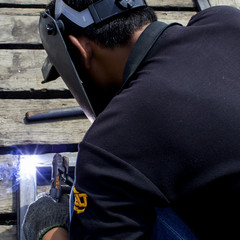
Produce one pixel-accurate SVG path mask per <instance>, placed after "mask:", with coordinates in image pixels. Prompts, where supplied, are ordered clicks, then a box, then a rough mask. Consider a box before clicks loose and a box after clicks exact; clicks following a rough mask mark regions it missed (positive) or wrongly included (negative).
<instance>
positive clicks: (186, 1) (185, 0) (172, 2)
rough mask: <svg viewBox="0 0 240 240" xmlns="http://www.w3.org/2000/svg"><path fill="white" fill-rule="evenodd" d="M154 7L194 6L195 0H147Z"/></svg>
mask: <svg viewBox="0 0 240 240" xmlns="http://www.w3.org/2000/svg"><path fill="white" fill-rule="evenodd" d="M147 3H148V5H149V6H153V7H194V3H193V0H147Z"/></svg>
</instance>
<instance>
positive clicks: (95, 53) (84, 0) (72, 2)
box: [46, 0, 157, 115]
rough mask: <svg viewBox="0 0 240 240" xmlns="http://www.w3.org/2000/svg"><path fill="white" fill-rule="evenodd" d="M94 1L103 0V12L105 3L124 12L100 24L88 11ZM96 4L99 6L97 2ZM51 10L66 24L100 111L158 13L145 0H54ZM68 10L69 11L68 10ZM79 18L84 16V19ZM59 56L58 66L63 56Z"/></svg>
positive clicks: (80, 68)
mask: <svg viewBox="0 0 240 240" xmlns="http://www.w3.org/2000/svg"><path fill="white" fill-rule="evenodd" d="M93 3H94V4H98V3H100V4H103V5H102V6H104V7H102V8H101V11H102V12H101V14H103V15H104V14H106V13H105V7H106V8H108V9H107V10H108V13H109V12H110V14H111V13H112V11H113V12H114V11H115V12H116V11H117V12H120V14H117V15H115V16H113V17H111V18H108V19H107V20H104V21H102V22H100V23H97V24H96V23H94V21H93V23H92V24H91V21H92V19H91V18H93V17H91V16H89V15H88V14H90V8H91V6H92V5H91V4H93ZM120 3H121V4H122V3H124V4H127V7H126V9H124V11H122V10H121V9H122V8H121V6H119V4H120ZM128 4H133V6H135V7H131V6H130V7H129V8H128ZM137 4H138V5H137ZM55 5H56V6H57V7H56V8H55ZM109 5H111V6H110V7H109ZM94 8H95V9H96V5H95V6H94ZM72 9H74V10H72ZM86 9H87V11H86ZM109 9H110V10H109ZM116 9H117V10H116ZM47 10H48V11H49V12H50V15H51V16H53V18H55V20H58V22H61V21H62V22H63V25H64V28H63V31H62V33H61V34H62V35H63V38H64V41H65V43H66V45H67V48H68V52H69V53H70V56H71V59H72V61H73V62H74V65H75V68H76V70H77V72H78V75H79V76H80V78H81V80H82V81H83V88H84V89H85V92H86V93H87V97H88V99H89V100H90V103H91V105H92V106H93V109H94V111H95V114H96V115H98V114H99V113H100V112H101V111H102V110H103V109H104V108H105V106H106V105H107V104H108V103H109V101H110V100H111V99H112V97H113V96H114V95H115V94H116V93H117V92H118V90H120V87H121V81H122V74H123V70H124V66H125V64H126V61H127V58H128V55H129V54H130V51H131V49H132V46H133V45H134V43H135V41H136V40H137V38H138V36H139V35H140V34H141V32H142V31H143V29H144V28H145V27H146V26H147V25H148V24H150V23H152V22H154V21H156V20H157V17H156V15H155V13H154V11H153V10H152V9H151V8H149V7H147V5H146V3H145V1H144V0H101V1H99V0H56V3H55V0H54V1H53V2H51V3H50V4H49V5H48V6H47ZM55 10H56V11H55ZM125 10H126V11H125ZM64 11H68V13H67V14H66V13H65V14H64ZM85 12H87V14H85ZM79 13H80V17H79ZM91 14H94V13H92V12H91ZM67 15H68V16H67ZM73 15H74V16H73ZM72 16H73V17H72ZM76 16H77V17H76ZM76 18H77V19H76ZM69 19H71V20H69ZM79 19H81V22H80V23H79ZM89 19H90V24H89V25H87V27H84V26H82V27H80V25H82V24H83V22H87V23H89ZM46 45H48V44H47V43H46ZM54 47H55V45H54V43H53V44H52V45H51V47H50V48H49V47H48V49H49V52H50V53H51V52H52V49H53V48H54ZM48 55H49V53H48ZM53 57H54V56H53ZM55 58H56V57H55ZM55 60H56V61H55V67H56V64H58V62H59V61H61V59H55ZM51 61H52V60H51ZM61 68H62V65H61V64H60V65H59V68H58V69H57V71H58V72H60V70H61ZM62 75H63V74H61V76H62ZM62 77H63V76H62ZM63 80H64V81H65V83H66V84H67V86H68V83H70V81H72V80H71V79H69V77H67V79H66V78H65V79H64V77H63ZM71 85H72V84H71ZM70 91H71V92H72V93H73V91H74V92H75V94H73V95H74V97H75V96H76V95H78V93H76V89H73V88H72V90H71V88H70ZM83 94H84V95H85V93H83ZM75 98H76V97H75ZM78 102H79V101H78ZM79 104H80V103H79ZM80 106H81V104H80Z"/></svg>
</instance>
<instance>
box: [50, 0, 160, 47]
mask: <svg viewBox="0 0 240 240" xmlns="http://www.w3.org/2000/svg"><path fill="white" fill-rule="evenodd" d="M96 1H97V0H64V2H65V3H66V4H67V5H69V6H70V7H72V8H73V9H75V10H77V11H82V10H84V9H86V8H87V7H88V6H89V5H90V4H91V3H93V2H96ZM53 7H54V2H52V3H50V4H49V6H48V8H49V9H50V11H51V14H53V11H54V10H53ZM61 19H62V20H63V22H64V24H65V26H66V27H65V29H66V33H67V34H68V35H69V34H72V35H74V36H76V37H77V36H80V35H84V36H86V37H88V38H89V39H90V40H92V41H94V42H95V43H97V44H99V45H101V46H104V47H108V48H113V47H115V46H121V45H124V44H127V43H128V41H129V40H130V38H131V36H132V34H133V33H134V31H136V30H139V29H141V28H142V27H143V26H144V25H146V24H147V23H152V22H154V21H156V20H157V17H156V14H155V12H154V11H153V9H151V8H150V7H144V8H140V9H135V10H134V11H131V12H127V13H125V14H123V15H120V16H117V17H115V18H113V19H112V20H111V21H110V22H107V23H103V24H101V25H95V24H92V25H90V26H89V27H87V28H81V27H79V26H77V25H75V24H74V23H72V22H70V21H69V20H68V19H66V18H65V17H64V16H61Z"/></svg>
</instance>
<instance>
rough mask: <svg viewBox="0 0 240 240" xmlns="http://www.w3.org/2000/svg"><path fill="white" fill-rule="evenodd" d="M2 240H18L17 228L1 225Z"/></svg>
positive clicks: (0, 234)
mask: <svg viewBox="0 0 240 240" xmlns="http://www.w3.org/2000/svg"><path fill="white" fill-rule="evenodd" d="M0 239H2V240H16V239H17V226H4V225H0Z"/></svg>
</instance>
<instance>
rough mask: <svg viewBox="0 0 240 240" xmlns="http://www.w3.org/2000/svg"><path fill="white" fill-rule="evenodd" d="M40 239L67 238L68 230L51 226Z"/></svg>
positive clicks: (62, 239) (66, 239)
mask: <svg viewBox="0 0 240 240" xmlns="http://www.w3.org/2000/svg"><path fill="white" fill-rule="evenodd" d="M42 240H68V232H67V231H66V229H64V228H61V227H58V228H53V229H52V230H50V231H48V232H47V233H46V234H45V235H44V236H43V238H42Z"/></svg>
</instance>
